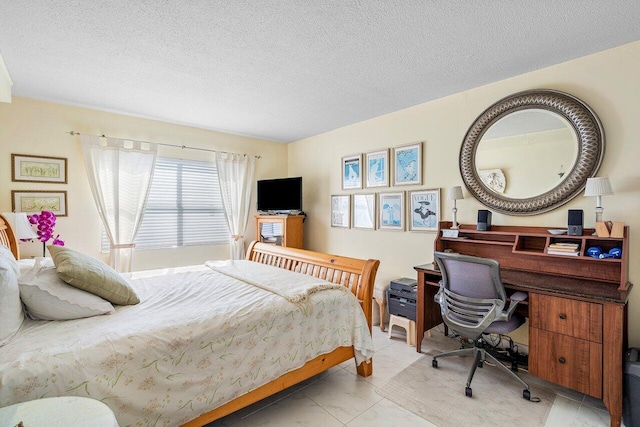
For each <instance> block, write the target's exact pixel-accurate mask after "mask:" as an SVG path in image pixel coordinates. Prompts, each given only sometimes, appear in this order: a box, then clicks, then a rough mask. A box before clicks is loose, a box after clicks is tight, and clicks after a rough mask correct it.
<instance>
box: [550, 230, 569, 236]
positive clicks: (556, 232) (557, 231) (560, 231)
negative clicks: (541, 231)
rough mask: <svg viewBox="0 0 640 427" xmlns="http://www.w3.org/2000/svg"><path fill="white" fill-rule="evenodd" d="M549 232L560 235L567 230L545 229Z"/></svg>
mask: <svg viewBox="0 0 640 427" xmlns="http://www.w3.org/2000/svg"><path fill="white" fill-rule="evenodd" d="M547 231H548V232H549V234H554V235H557V236H559V235H561V234H564V233H566V232H567V230H547Z"/></svg>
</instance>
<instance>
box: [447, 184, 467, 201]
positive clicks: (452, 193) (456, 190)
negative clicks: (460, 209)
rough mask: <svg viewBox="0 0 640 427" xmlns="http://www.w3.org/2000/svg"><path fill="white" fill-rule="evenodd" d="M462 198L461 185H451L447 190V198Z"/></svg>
mask: <svg viewBox="0 0 640 427" xmlns="http://www.w3.org/2000/svg"><path fill="white" fill-rule="evenodd" d="M460 199H464V197H463V196H462V187H460V186H457V187H451V188H449V189H448V190H447V200H460Z"/></svg>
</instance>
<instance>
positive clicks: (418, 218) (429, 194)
mask: <svg viewBox="0 0 640 427" xmlns="http://www.w3.org/2000/svg"><path fill="white" fill-rule="evenodd" d="M439 221H440V189H439V188H436V189H434V190H419V191H409V231H438V222H439Z"/></svg>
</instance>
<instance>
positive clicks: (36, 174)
mask: <svg viewBox="0 0 640 427" xmlns="http://www.w3.org/2000/svg"><path fill="white" fill-rule="evenodd" d="M11 181H13V182H47V183H52V184H66V183H67V159H65V158H63V157H47V156H31V155H28V154H11Z"/></svg>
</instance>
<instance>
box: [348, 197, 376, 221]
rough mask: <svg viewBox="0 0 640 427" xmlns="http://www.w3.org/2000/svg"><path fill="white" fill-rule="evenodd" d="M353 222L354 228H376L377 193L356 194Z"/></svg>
mask: <svg viewBox="0 0 640 427" xmlns="http://www.w3.org/2000/svg"><path fill="white" fill-rule="evenodd" d="M351 212H352V215H353V216H352V219H351V224H353V228H366V229H368V230H375V228H376V195H375V194H373V193H371V194H354V195H353V209H352V210H351Z"/></svg>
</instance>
